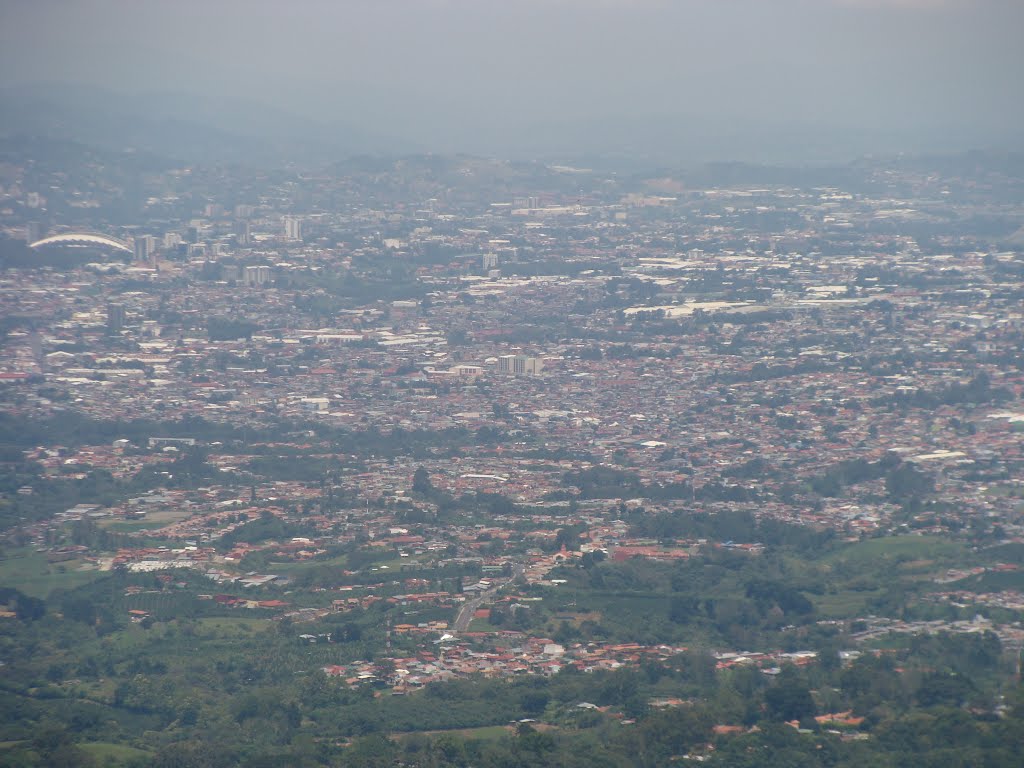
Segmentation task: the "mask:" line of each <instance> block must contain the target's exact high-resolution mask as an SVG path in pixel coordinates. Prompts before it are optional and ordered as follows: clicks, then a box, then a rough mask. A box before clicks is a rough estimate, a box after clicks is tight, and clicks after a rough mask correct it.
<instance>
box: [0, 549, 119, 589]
mask: <svg viewBox="0 0 1024 768" xmlns="http://www.w3.org/2000/svg"><path fill="white" fill-rule="evenodd" d="M81 565H82V562H81V561H79V560H67V561H65V562H63V563H48V562H47V561H46V556H45V555H43V554H40V553H39V552H36V551H34V550H33V549H31V548H29V547H21V548H18V549H9V550H6V552H5V557H4V558H3V559H2V560H0V586H3V587H14V588H15V589H18V590H20V591H22V592H24V593H25V594H26V595H31V596H32V597H43V598H45V597H47V596H48V595H49V594H50V593H51V592H52V591H53V590H55V589H73V588H75V587H78V586H81V585H82V584H86V583H88V582H90V581H92V580H93V579H96V578H98V577H99V576H101V575H102V573H101V572H100V571H96V570H85V571H82V570H78V569H79V568H80V567H81Z"/></svg>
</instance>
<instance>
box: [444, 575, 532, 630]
mask: <svg viewBox="0 0 1024 768" xmlns="http://www.w3.org/2000/svg"><path fill="white" fill-rule="evenodd" d="M525 571H526V566H525V565H521V564H518V563H517V564H516V565H515V567H513V568H512V576H511V577H509V579H508V581H504V582H502V583H501V584H498V585H497V586H494V587H492V588H491V589H489V590H487V591H486V592H481V593H480V594H479V595H477V596H476V597H474V598H471V599H469V600H467V601H466V602H465V603H464V604H463V605H462V607H461V608H460V609H459V612H458V614H457V615H456V616H455V621H454V623H453V624H452V628H451V631H452V632H465V631H466V630H467V629H469V623H470V622H471V621H473V614H474V613H476V612H477V611H478V610H479V609H480V608H481V607H482V606H484V605H487V604H488V603H490V602H492V601H493V600H494V598H495V597H496V596H497V595H498V593H499V592H500V591H501V588H502V587H504V586H505V585H506V584H511V583H512V582H513V581H515V580H516V579H518V578H519V577H520V576H522V575H523V573H524V572H525Z"/></svg>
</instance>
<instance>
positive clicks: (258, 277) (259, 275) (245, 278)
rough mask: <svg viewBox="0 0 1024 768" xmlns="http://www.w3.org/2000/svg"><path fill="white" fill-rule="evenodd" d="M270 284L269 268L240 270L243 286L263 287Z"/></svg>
mask: <svg viewBox="0 0 1024 768" xmlns="http://www.w3.org/2000/svg"><path fill="white" fill-rule="evenodd" d="M269 282H270V267H268V266H266V265H258V266H249V267H245V268H243V269H242V284H243V285H264V284H266V283H269Z"/></svg>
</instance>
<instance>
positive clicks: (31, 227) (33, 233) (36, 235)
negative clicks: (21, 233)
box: [25, 221, 43, 245]
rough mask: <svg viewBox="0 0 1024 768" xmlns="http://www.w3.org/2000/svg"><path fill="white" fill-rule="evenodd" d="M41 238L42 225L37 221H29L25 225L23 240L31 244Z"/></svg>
mask: <svg viewBox="0 0 1024 768" xmlns="http://www.w3.org/2000/svg"><path fill="white" fill-rule="evenodd" d="M42 239H43V225H42V224H40V223H39V222H38V221H30V222H29V223H28V224H26V225H25V242H26V243H28V244H29V245H31V244H32V243H35V242H38V241H39V240H42Z"/></svg>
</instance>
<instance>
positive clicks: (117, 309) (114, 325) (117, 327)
mask: <svg viewBox="0 0 1024 768" xmlns="http://www.w3.org/2000/svg"><path fill="white" fill-rule="evenodd" d="M124 317H125V312H124V304H115V303H113V302H111V303H109V304H107V333H120V332H121V330H122V329H123V328H124Z"/></svg>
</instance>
